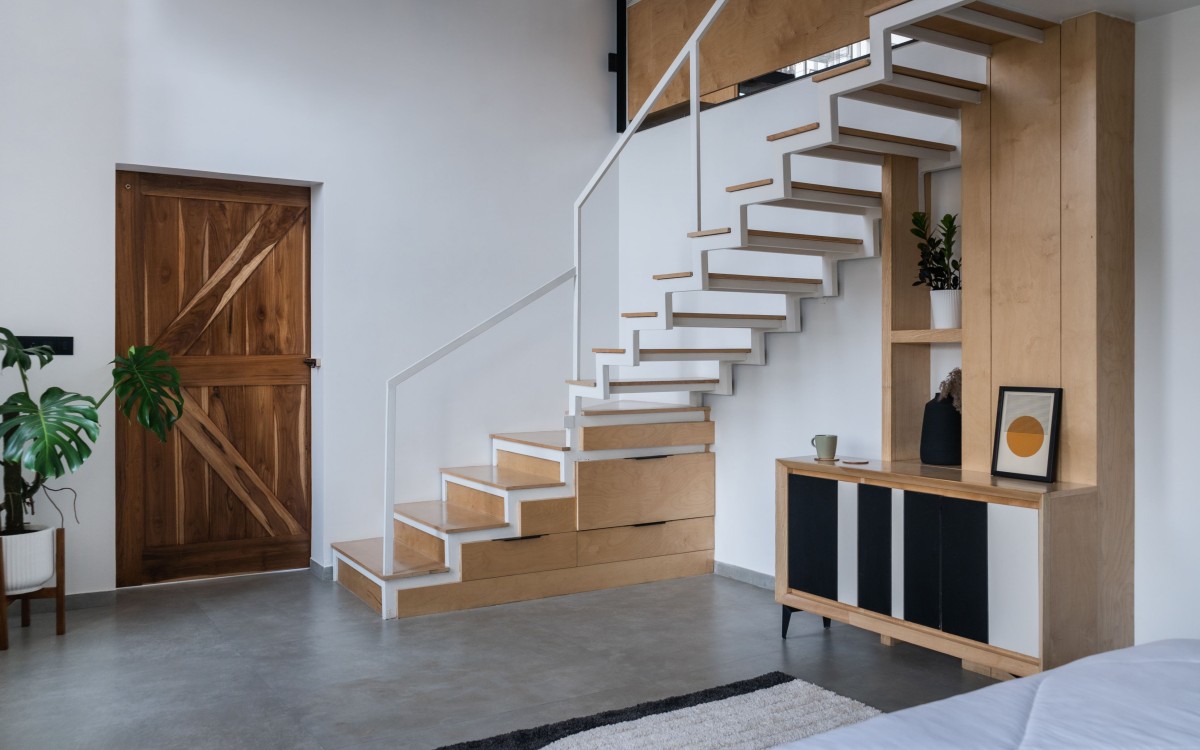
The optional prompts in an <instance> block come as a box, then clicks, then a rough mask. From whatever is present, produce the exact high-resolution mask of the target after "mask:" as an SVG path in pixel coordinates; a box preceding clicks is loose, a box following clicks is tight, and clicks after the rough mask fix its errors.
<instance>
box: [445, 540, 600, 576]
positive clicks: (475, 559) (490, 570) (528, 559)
mask: <svg viewBox="0 0 1200 750" xmlns="http://www.w3.org/2000/svg"><path fill="white" fill-rule="evenodd" d="M576 556H577V549H576V541H575V533H574V532H571V533H568V534H547V535H545V536H530V537H516V538H514V539H510V540H503V539H498V540H496V541H493V542H468V543H466V544H464V545H463V546H462V580H464V581H475V580H478V579H480V578H499V577H500V576H515V575H519V574H521V573H536V572H538V571H541V570H558V569H559V568H573V567H575V561H576Z"/></svg>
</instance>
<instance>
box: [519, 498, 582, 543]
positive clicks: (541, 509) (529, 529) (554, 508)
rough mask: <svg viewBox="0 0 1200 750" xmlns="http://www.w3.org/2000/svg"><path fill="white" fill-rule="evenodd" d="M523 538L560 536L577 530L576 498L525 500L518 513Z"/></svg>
mask: <svg viewBox="0 0 1200 750" xmlns="http://www.w3.org/2000/svg"><path fill="white" fill-rule="evenodd" d="M517 518H518V519H519V520H518V526H517V528H518V530H519V532H520V534H521V536H536V535H538V534H559V533H562V532H564V531H574V530H575V498H573V497H556V498H551V499H549V500H523V501H522V502H521V505H520V508H519V512H518V516H517Z"/></svg>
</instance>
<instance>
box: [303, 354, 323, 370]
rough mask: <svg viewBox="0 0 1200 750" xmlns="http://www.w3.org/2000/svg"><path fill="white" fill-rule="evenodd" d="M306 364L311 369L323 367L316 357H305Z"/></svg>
mask: <svg viewBox="0 0 1200 750" xmlns="http://www.w3.org/2000/svg"><path fill="white" fill-rule="evenodd" d="M304 364H306V365H308V366H309V367H310V368H311V369H313V370H316V369H318V368H319V367H320V366H321V360H319V359H316V358H314V357H305V358H304Z"/></svg>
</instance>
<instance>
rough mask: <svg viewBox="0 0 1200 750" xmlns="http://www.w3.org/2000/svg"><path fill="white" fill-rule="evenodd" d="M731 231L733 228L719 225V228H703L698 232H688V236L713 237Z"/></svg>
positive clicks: (693, 237) (692, 237)
mask: <svg viewBox="0 0 1200 750" xmlns="http://www.w3.org/2000/svg"><path fill="white" fill-rule="evenodd" d="M731 231H733V230H731V229H730V228H729V227H718V228H717V229H701V230H700V231H698V232H688V233H687V236H688V237H689V238H691V239H696V238H697V237H712V236H713V235H715V234H729V233H730V232H731Z"/></svg>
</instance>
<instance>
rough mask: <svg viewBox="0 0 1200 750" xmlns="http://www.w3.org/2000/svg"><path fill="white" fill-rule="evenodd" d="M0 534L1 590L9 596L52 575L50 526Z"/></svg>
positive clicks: (32, 588)
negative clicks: (0, 554) (1, 556)
mask: <svg viewBox="0 0 1200 750" xmlns="http://www.w3.org/2000/svg"><path fill="white" fill-rule="evenodd" d="M34 528H36V529H37V530H36V531H30V532H28V533H26V534H13V535H11V536H4V537H0V544H3V546H4V590H5V591H6V592H7V593H8V594H9V595H10V596H11V595H14V594H28V593H29V592H30V591H37V590H38V589H40V588H42V586H44V585H45V584H46V581H49V580H50V579H51V578H53V577H54V529H52V528H46V527H40V526H39V527H34Z"/></svg>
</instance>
